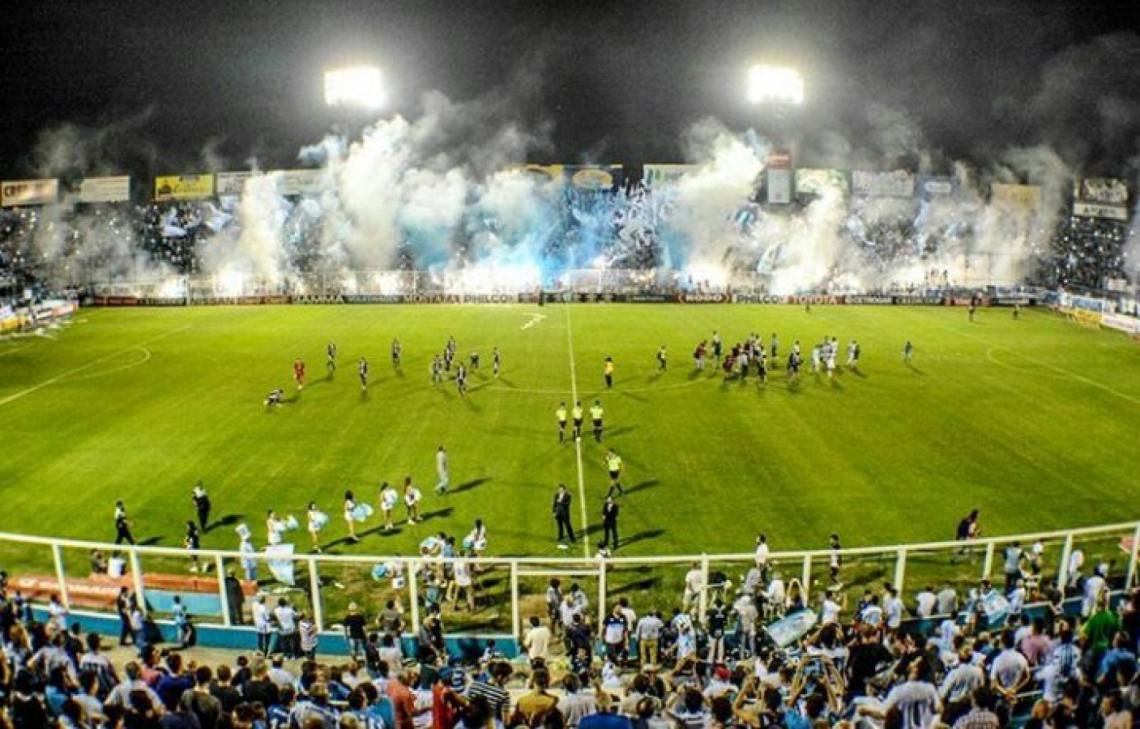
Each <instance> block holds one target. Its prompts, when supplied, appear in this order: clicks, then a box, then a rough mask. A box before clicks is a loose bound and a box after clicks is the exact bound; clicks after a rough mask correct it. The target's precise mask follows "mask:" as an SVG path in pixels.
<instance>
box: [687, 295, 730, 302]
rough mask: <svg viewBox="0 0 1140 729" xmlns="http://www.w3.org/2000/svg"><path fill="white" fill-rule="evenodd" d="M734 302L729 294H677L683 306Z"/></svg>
mask: <svg viewBox="0 0 1140 729" xmlns="http://www.w3.org/2000/svg"><path fill="white" fill-rule="evenodd" d="M730 301H732V296H731V295H729V294H677V302H678V303H681V304H727V303H729V302H730Z"/></svg>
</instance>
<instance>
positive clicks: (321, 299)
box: [289, 294, 345, 305]
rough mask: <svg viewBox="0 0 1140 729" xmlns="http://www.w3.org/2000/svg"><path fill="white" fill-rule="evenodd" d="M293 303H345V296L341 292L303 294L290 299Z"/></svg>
mask: <svg viewBox="0 0 1140 729" xmlns="http://www.w3.org/2000/svg"><path fill="white" fill-rule="evenodd" d="M289 301H290V303H293V304H302V305H305V304H343V303H345V297H344V296H341V295H340V294H301V295H296V296H293V297H291V298H290V299H289Z"/></svg>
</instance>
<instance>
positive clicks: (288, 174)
mask: <svg viewBox="0 0 1140 729" xmlns="http://www.w3.org/2000/svg"><path fill="white" fill-rule="evenodd" d="M273 174H275V175H277V191H278V192H279V193H281V194H282V195H319V194H320V193H321V192H323V191H324V184H323V181H324V177H325V171H324V170H274V171H273Z"/></svg>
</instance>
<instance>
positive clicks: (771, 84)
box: [747, 65, 804, 141]
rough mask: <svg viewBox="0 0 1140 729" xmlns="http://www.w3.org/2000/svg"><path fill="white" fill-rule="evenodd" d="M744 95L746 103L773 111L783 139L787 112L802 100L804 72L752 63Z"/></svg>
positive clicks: (779, 133)
mask: <svg viewBox="0 0 1140 729" xmlns="http://www.w3.org/2000/svg"><path fill="white" fill-rule="evenodd" d="M747 98H748V101H749V103H752V104H755V105H757V106H763V107H764V108H767V109H770V110H771V111H772V114H773V116H774V117H775V120H776V127H777V129H776V131H777V134H778V136H779V137H781V140H780V141H782V138H783V137H785V136H786V129H785V127H784V125H785V123H786V120H787V115H788V112H789V111H791V110H792V109H794V108H795V107H798V106H799V105H801V104H803V103H804V79H803V76H801V75H800V72H799V71H797V70H795V69H794V68H789V67H787V66H768V65H756V66H753V67H752V68H750V69H749V70H748V89H747Z"/></svg>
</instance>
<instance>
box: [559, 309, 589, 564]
mask: <svg viewBox="0 0 1140 729" xmlns="http://www.w3.org/2000/svg"><path fill="white" fill-rule="evenodd" d="M565 306H566V348H567V349H568V350H569V352H570V401H571V402H573V403H577V402H578V373H577V370H576V369H575V367H574V332H573V331H572V329H571V327H570V305H569V304H566V305H565ZM574 452H575V455H576V456H577V459H578V505H579V506H580V507H581V510H582V556H583V557H585V558H586V559H589V558H590V534H589V532H588V530H589V528H590V525H589V517H588V516H587V514H586V477H585V475H584V474H583V472H582V439H581V438H574Z"/></svg>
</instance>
